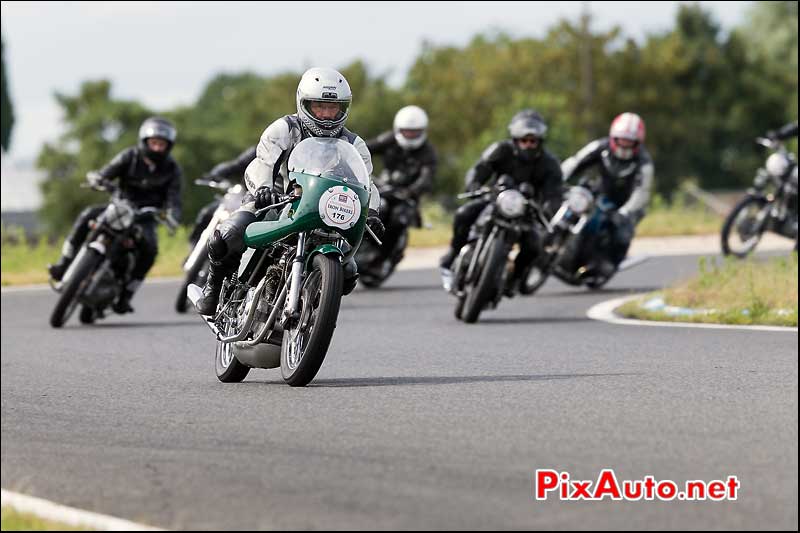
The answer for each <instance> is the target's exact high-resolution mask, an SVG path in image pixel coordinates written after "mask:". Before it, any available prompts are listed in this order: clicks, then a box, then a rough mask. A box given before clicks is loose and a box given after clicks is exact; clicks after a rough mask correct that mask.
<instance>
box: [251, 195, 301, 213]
mask: <svg viewBox="0 0 800 533" xmlns="http://www.w3.org/2000/svg"><path fill="white" fill-rule="evenodd" d="M281 198H282V200H281V201H280V202H278V203H276V204H272V205H268V206H267V207H262V208H261V209H259V210H258V211H256V216H257V217H260V216H261V215H263V214H264V213H266V212H267V211H269V210H270V209H275V208H276V207H281V206H283V205H286V204H290V203H292V202H294V201H295V200H299V199H300V196H295V195H294V194H288V195H284V196H282V197H281Z"/></svg>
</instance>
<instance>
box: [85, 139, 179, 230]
mask: <svg viewBox="0 0 800 533" xmlns="http://www.w3.org/2000/svg"><path fill="white" fill-rule="evenodd" d="M99 174H100V175H101V176H102V177H103V178H104V179H107V180H112V179H118V180H119V186H120V194H121V196H122V197H123V198H125V199H127V200H130V201H131V202H132V203H133V204H134V205H135V206H137V207H158V208H159V209H169V210H170V211H172V212H173V216H174V217H175V218H180V213H181V205H182V204H181V178H182V175H183V173H182V171H181V167H180V165H178V163H176V162H175V160H174V159H173V158H172V156H167V157H166V158H165V159H164V160H163V161H161V162H159V163H154V164H152V165H151V164H148V162H147V161H145V159H144V155H143V154H142V153H141V151H140V150H139V148H136V147H131V148H126V149H125V150H123V151H122V152H120V153H119V154H117V155H116V156H115V157H114V159H112V160H111V162H110V163H109V164H108V165H106V166H104V167H103V168H102V169H100V170H99Z"/></svg>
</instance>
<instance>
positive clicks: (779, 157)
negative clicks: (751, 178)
mask: <svg viewBox="0 0 800 533" xmlns="http://www.w3.org/2000/svg"><path fill="white" fill-rule="evenodd" d="M789 164H790V163H789V159H787V157H786V156H785V155H783V154H781V153H777V152H776V153H774V154H772V155H771V156H769V157H768V158H767V165H766V166H767V172H769V173H770V175H772V176H774V177H776V178H780V177H782V176H783V175H784V174H786V171H787V170H789Z"/></svg>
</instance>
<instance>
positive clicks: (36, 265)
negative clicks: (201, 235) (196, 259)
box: [0, 226, 189, 287]
mask: <svg viewBox="0 0 800 533" xmlns="http://www.w3.org/2000/svg"><path fill="white" fill-rule="evenodd" d="M188 231H189V230H187V229H186V228H184V227H181V228H179V229H178V231H177V232H176V233H175V235H169V234H168V232H167V230H166V228H165V227H163V226H160V227H159V228H158V257H157V258H156V263H155V265H153V269H152V270H151V271H150V274H148V276H153V277H164V276H181V275H182V274H183V270H182V268H181V266H182V265H183V260H184V259H185V258H186V255H187V254H188V253H189V245H188V242H187V237H188ZM0 252H1V253H0V256H1V257H0V260H1V261H2V276H0V278H1V279H0V284H2V286H3V287H6V286H10V285H28V284H33V283H47V279H48V274H47V265H48V264H49V263H53V262H55V261H56V260H58V257H59V256H60V254H61V241H59V242H58V243H57V244H53V243H48V242H47V240H46V239H45V238H42V239H40V240H39V242H38V243H36V244H34V245H32V246H31V245H28V244H25V243H24V239H22V238H21V237H20V233H19V232H18V231H16V230H6V228H3V235H2V250H0Z"/></svg>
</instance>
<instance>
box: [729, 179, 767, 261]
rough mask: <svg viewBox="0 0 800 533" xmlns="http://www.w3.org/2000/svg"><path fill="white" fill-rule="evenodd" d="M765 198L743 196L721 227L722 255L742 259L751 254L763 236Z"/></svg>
mask: <svg viewBox="0 0 800 533" xmlns="http://www.w3.org/2000/svg"><path fill="white" fill-rule="evenodd" d="M767 204H768V202H767V200H766V199H765V198H761V197H759V196H750V195H748V196H745V197H744V198H743V199H742V200H741V201H740V202H739V203H738V204H736V207H734V208H733V211H731V213H730V214H729V215H728V218H726V219H725V223H724V224H723V226H722V253H723V254H725V255H734V256H736V257H740V258H744V257H747V256H748V255H749V254H750V253H752V252H753V250H754V249H755V247H756V246H757V245H758V242H759V241H760V240H761V236H762V235H763V234H764V226H765V224H764V217H765V216H767V215H766V213H765V212H764V207H766V206H767Z"/></svg>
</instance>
